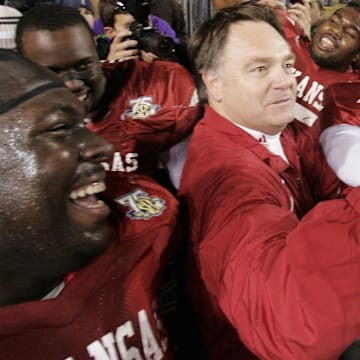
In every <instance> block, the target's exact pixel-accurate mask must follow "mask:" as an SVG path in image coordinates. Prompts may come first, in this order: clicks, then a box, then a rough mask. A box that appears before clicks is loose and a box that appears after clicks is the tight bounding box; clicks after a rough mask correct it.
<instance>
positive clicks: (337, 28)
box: [310, 6, 360, 72]
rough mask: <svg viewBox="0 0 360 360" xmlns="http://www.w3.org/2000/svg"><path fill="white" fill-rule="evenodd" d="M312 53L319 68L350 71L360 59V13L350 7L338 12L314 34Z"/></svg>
mask: <svg viewBox="0 0 360 360" xmlns="http://www.w3.org/2000/svg"><path fill="white" fill-rule="evenodd" d="M310 51H311V56H312V58H313V59H314V61H315V62H316V63H317V64H318V65H319V66H322V67H325V68H328V69H331V70H334V71H339V72H345V71H348V70H349V69H350V66H351V64H352V63H353V62H354V63H356V62H358V61H359V59H360V12H359V11H357V10H355V9H353V8H351V7H349V6H346V7H344V8H341V9H339V10H338V11H336V12H335V13H334V14H333V15H331V16H330V17H329V18H328V19H327V20H325V21H324V22H322V23H321V25H320V26H319V27H318V28H317V29H316V31H315V32H314V34H313V38H312V42H311V48H310Z"/></svg>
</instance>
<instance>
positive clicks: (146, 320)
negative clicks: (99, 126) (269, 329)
mask: <svg viewBox="0 0 360 360" xmlns="http://www.w3.org/2000/svg"><path fill="white" fill-rule="evenodd" d="M83 116H84V108H83V106H82V104H81V103H80V102H79V100H78V99H77V98H76V97H75V96H74V95H73V94H71V92H70V91H69V90H68V89H67V88H66V87H65V86H64V84H63V83H62V82H61V81H59V78H58V77H57V76H56V75H55V74H53V73H52V72H50V71H48V70H47V69H44V68H43V67H41V66H39V65H37V64H35V63H32V62H30V61H28V60H25V59H24V58H22V57H21V56H20V55H19V54H17V53H15V52H13V51H10V50H0V127H1V131H0V170H1V171H0V173H1V174H2V177H3V179H2V185H1V188H0V198H1V208H0V213H1V216H0V227H1V241H0V244H1V245H0V269H1V270H0V279H1V281H0V323H1V324H2V326H1V329H0V349H1V351H0V358H1V359H11V358H12V359H47V360H59V359H62V360H63V359H66V360H85V359H89V360H90V359H99V360H100V359H110V358H113V359H115V358H116V359H128V358H129V357H130V356H131V357H133V358H137V359H141V358H149V359H150V358H151V359H168V358H170V349H169V344H168V341H167V337H166V333H165V330H164V328H163V325H162V322H161V320H160V317H159V314H158V304H157V297H158V288H159V281H160V278H161V269H162V267H163V266H164V264H165V263H166V259H167V250H168V248H169V241H170V238H171V234H172V232H173V230H174V227H175V225H176V215H177V213H176V211H174V209H176V205H177V204H176V201H175V199H173V197H172V196H171V195H170V194H168V193H167V192H166V191H165V190H164V189H162V188H161V187H160V186H159V185H156V184H155V183H154V181H152V180H151V179H148V178H146V177H144V176H140V175H139V176H133V177H131V179H129V178H128V177H123V178H122V180H121V181H119V180H118V179H117V182H116V187H115V186H113V185H112V186H111V189H112V190H111V191H112V192H111V194H112V195H113V196H112V197H111V198H110V199H109V201H111V207H112V208H115V207H117V211H115V212H113V213H112V222H111V224H110V222H109V221H108V215H109V213H110V207H109V206H108V205H106V203H105V202H104V200H105V199H104V196H105V195H104V194H101V195H100V193H102V192H103V191H104V190H105V187H106V186H105V171H104V169H103V167H102V165H101V163H102V162H103V161H105V160H106V159H107V158H109V157H110V156H111V153H112V146H111V144H110V143H108V142H107V141H106V140H105V139H103V138H101V137H100V136H98V135H96V134H94V133H93V132H91V131H89V130H88V129H87V128H86V127H84V125H83ZM109 181H110V182H111V179H110V180H109ZM152 192H155V193H156V194H157V196H156V197H155V196H152ZM100 196H101V197H100ZM107 196H108V197H109V196H110V194H109V193H108V194H107ZM164 199H165V200H164ZM144 220H146V221H144ZM113 225H114V226H113Z"/></svg>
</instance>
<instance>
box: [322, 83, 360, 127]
mask: <svg viewBox="0 0 360 360" xmlns="http://www.w3.org/2000/svg"><path fill="white" fill-rule="evenodd" d="M325 93H326V96H325V107H324V110H323V112H322V114H321V124H322V128H323V129H324V128H327V127H329V126H332V125H338V124H344V123H345V124H350V125H355V126H360V80H359V81H357V82H355V81H354V82H351V83H349V82H342V83H336V84H332V85H330V86H329V87H328V88H327V89H326V91H325Z"/></svg>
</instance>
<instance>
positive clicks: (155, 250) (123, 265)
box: [0, 175, 177, 360]
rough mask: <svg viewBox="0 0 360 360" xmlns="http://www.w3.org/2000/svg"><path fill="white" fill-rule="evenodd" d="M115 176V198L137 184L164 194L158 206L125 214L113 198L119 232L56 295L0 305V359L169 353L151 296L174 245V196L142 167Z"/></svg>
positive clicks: (152, 194)
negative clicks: (147, 212)
mask: <svg viewBox="0 0 360 360" xmlns="http://www.w3.org/2000/svg"><path fill="white" fill-rule="evenodd" d="M117 184H118V185H117V187H115V186H112V193H111V196H113V199H116V198H119V197H121V196H124V195H126V194H129V193H131V192H133V191H134V190H136V191H139V190H141V191H143V192H144V193H147V194H148V195H149V196H150V197H152V198H157V199H162V200H163V201H164V202H163V205H164V207H163V211H162V212H161V213H160V212H159V213H158V214H156V215H155V213H154V211H153V212H152V215H153V216H152V217H149V218H147V219H146V220H144V219H141V218H139V219H133V220H131V219H130V218H129V216H128V215H127V213H128V211H129V210H130V207H129V206H124V205H121V204H119V203H118V202H116V201H115V202H114V204H113V206H115V207H117V211H116V213H114V221H115V223H116V228H117V232H118V233H119V236H120V240H117V239H116V237H114V241H113V242H112V244H111V245H110V246H109V248H108V249H107V251H106V252H105V253H104V254H103V255H101V256H99V257H98V258H97V259H96V260H95V261H94V262H93V263H92V264H90V265H89V266H87V267H86V268H84V269H82V270H80V271H79V272H77V273H76V276H75V277H74V278H73V279H72V280H71V281H70V282H69V284H68V285H67V286H66V287H65V289H64V290H63V291H62V292H61V293H60V295H59V296H58V297H57V298H55V299H51V300H45V301H33V302H28V303H24V304H19V305H14V306H7V307H2V308H0V323H1V326H0V359H1V360H5V359H6V360H20V359H21V360H26V359H29V360H33V359H44V360H45V359H46V360H55V359H56V360H64V359H68V360H70V359H71V360H85V359H89V360H90V359H92V360H94V359H115V358H116V359H117V358H118V359H129V357H128V356H130V354H129V353H132V354H133V357H131V358H134V359H135V358H136V359H145V358H149V359H150V358H152V359H160V358H161V359H170V358H171V353H170V350H169V348H168V344H167V337H166V332H165V330H164V329H163V328H162V322H161V320H160V318H159V312H158V309H157V302H156V298H157V295H158V293H159V282H160V279H161V277H162V273H163V268H164V266H165V264H166V262H167V259H168V257H169V251H170V250H171V247H172V246H171V241H172V239H171V236H172V233H173V231H174V229H175V226H176V222H177V220H176V219H177V201H176V200H175V199H174V197H173V196H172V195H170V194H169V193H168V192H167V191H166V190H164V189H163V188H161V187H160V186H158V185H156V184H155V183H154V182H153V181H152V180H151V179H149V178H147V177H144V176H142V175H134V176H133V177H132V178H131V181H129V180H127V179H126V178H125V177H124V178H122V181H119V180H118V183H117ZM109 196H110V194H109ZM149 229H151V231H149ZM49 240H51V239H49ZM149 329H151V330H149ZM149 334H150V337H149ZM151 334H152V335H153V339H152V338H151ZM142 337H143V338H142ZM149 338H151V340H150V342H147V341H148V340H149ZM144 344H145V346H144ZM149 344H151V345H152V347H151V346H150V345H149ZM154 344H157V345H156V346H154ZM107 346H108V347H107ZM146 349H148V350H147V351H146ZM155 350H156V351H155ZM111 351H113V352H114V353H113V354H112V353H111ZM146 352H147V355H145V353H146ZM151 354H152V355H151ZM155 354H157V355H155ZM152 356H153V357H152Z"/></svg>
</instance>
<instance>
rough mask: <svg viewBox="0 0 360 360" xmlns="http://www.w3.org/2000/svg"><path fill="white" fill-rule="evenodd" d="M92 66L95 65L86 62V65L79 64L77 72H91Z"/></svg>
mask: <svg viewBox="0 0 360 360" xmlns="http://www.w3.org/2000/svg"><path fill="white" fill-rule="evenodd" d="M92 65H93V63H92V62H86V63H83V64H79V65H78V66H77V67H76V70H77V71H86V70H89V69H90V68H91V66H92Z"/></svg>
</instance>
